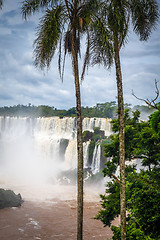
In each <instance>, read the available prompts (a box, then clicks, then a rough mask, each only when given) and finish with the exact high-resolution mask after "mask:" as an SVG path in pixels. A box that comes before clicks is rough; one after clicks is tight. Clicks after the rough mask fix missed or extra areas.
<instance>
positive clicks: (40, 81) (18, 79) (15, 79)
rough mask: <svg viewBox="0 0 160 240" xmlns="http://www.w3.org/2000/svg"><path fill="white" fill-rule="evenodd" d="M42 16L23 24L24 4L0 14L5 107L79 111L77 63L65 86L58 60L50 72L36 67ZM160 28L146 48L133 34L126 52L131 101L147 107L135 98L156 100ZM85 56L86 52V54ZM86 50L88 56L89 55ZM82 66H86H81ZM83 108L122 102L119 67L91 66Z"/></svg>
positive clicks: (10, 4)
mask: <svg viewBox="0 0 160 240" xmlns="http://www.w3.org/2000/svg"><path fill="white" fill-rule="evenodd" d="M40 15H41V14H40V13H39V14H38V15H36V16H33V17H30V19H29V20H28V21H24V20H22V16H21V13H20V4H18V1H16V0H14V1H9V0H6V1H5V3H4V8H3V10H2V11H1V12H0V89H1V95H0V106H4V105H14V104H28V103H31V104H33V105H40V104H46V105H51V106H55V107H57V108H70V107H72V106H75V87H74V79H73V75H72V73H73V72H72V64H71V60H70V59H69V57H67V59H66V60H67V61H66V68H65V74H64V82H63V83H62V82H61V80H60V77H59V73H58V69H57V55H55V57H54V59H53V61H52V64H51V67H50V69H49V71H48V72H42V71H40V70H38V69H35V67H34V66H33V41H34V39H35V28H36V26H37V24H38V19H39V17H40ZM159 39H160V25H158V26H157V30H156V31H155V32H153V34H152V36H151V38H150V40H148V41H147V42H145V43H143V42H140V41H139V40H138V37H136V36H135V34H133V33H131V34H130V36H129V38H128V44H126V46H125V48H124V49H123V50H122V51H121V63H122V72H123V86H124V98H125V102H128V103H131V104H141V103H140V102H139V101H138V100H136V99H135V98H134V97H133V96H132V89H133V90H134V92H135V93H136V95H137V96H140V97H143V98H153V97H154V95H155V92H154V79H155V78H156V79H157V80H159V76H160V67H159V66H160V41H159ZM83 51H84V49H83ZM83 51H82V53H83ZM81 65H82V62H81V61H80V66H81ZM81 92H82V104H83V105H85V106H86V105H87V106H93V105H95V104H96V103H98V102H106V101H113V100H116V96H117V88H116V77H115V69H114V66H113V67H112V69H111V70H110V71H107V70H106V69H104V68H103V67H98V66H95V67H90V68H89V70H88V74H86V76H85V79H84V81H83V82H82V84H81Z"/></svg>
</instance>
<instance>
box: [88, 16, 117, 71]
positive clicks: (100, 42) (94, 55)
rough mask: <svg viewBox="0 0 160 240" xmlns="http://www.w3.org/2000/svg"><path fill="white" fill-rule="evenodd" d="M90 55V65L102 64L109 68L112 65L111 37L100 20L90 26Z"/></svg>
mask: <svg viewBox="0 0 160 240" xmlns="http://www.w3.org/2000/svg"><path fill="white" fill-rule="evenodd" d="M90 55H91V60H92V61H91V63H92V65H95V64H103V65H104V66H107V67H108V68H110V67H111V65H112V63H113V39H112V35H111V32H110V31H109V30H108V29H107V27H106V24H105V22H103V21H102V20H101V19H100V18H97V20H96V21H95V22H94V24H93V25H92V32H91V37H90Z"/></svg>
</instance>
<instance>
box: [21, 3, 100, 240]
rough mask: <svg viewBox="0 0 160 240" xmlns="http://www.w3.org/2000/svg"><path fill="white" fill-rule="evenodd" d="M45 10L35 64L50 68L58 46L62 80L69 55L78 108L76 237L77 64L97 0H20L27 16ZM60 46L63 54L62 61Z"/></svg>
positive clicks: (79, 179)
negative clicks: (81, 44) (83, 37)
mask: <svg viewBox="0 0 160 240" xmlns="http://www.w3.org/2000/svg"><path fill="white" fill-rule="evenodd" d="M40 9H42V10H45V14H44V16H43V17H42V18H41V19H40V23H39V26H38V28H37V38H36V39H35V41H34V64H35V66H36V67H39V68H40V69H42V70H44V69H45V68H49V66H50V63H51V61H52V58H53V56H54V53H55V51H56V49H57V48H58V49H59V59H58V67H59V73H60V76H61V78H62V80H63V73H64V64H65V57H66V54H67V53H68V54H70V55H71V59H72V68H73V73H74V82H75V91H76V109H77V153H78V168H77V173H78V176H77V185H78V193H77V202H78V212H77V223H78V224H77V240H81V239H82V238H83V237H82V236H83V235H82V232H83V229H82V228H83V142H82V117H81V94H80V83H79V68H78V67H79V64H78V59H79V57H80V42H81V36H82V35H84V34H85V33H87V31H88V26H89V24H90V22H91V19H92V18H91V17H92V12H94V10H96V9H97V1H96V0H70V1H69V0H55V1H54V0H26V1H23V3H22V15H23V17H24V18H25V19H27V17H28V16H30V15H32V14H34V13H36V12H38V11H39V10H40ZM88 37H89V35H88V34H87V47H86V54H85V59H84V65H83V71H82V78H83V77H84V73H85V69H86V66H87V63H88V61H87V56H88V49H89V40H88ZM62 47H64V56H63V61H62Z"/></svg>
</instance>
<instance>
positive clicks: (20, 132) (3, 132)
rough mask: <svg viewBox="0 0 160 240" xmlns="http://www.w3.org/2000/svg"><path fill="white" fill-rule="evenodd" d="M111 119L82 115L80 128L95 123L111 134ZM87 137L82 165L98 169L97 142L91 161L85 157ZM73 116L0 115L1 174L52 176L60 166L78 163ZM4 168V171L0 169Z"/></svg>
mask: <svg viewBox="0 0 160 240" xmlns="http://www.w3.org/2000/svg"><path fill="white" fill-rule="evenodd" d="M110 122H111V119H104V118H84V119H83V131H85V130H88V131H91V132H93V131H94V128H95V127H99V128H100V130H103V131H104V132H105V136H109V135H110V134H111V123H110ZM89 144H90V141H88V142H85V143H83V153H84V167H85V168H88V167H90V166H91V169H92V171H93V173H96V172H98V171H99V169H100V154H101V148H100V145H96V146H95V149H94V154H93V160H92V164H89V163H88V161H89V159H88V151H89ZM76 159H77V144H76V119H75V118H71V117H65V118H62V119H60V118H59V117H50V118H45V117H41V118H27V117H24V118H22V117H0V177H1V178H3V174H5V173H6V171H5V169H7V173H6V176H7V177H11V176H12V175H13V177H15V178H17V176H21V177H24V178H25V180H26V181H32V180H33V179H37V181H39V179H40V180H43V179H48V178H52V180H53V181H54V180H55V179H54V177H56V175H57V174H58V173H59V172H60V171H63V170H69V169H75V168H76V167H77V160H76ZM2 170H4V171H2Z"/></svg>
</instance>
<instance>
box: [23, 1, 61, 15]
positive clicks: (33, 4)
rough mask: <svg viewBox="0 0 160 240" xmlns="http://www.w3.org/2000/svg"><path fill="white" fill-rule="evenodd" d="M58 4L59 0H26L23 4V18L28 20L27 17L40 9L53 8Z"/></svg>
mask: <svg viewBox="0 0 160 240" xmlns="http://www.w3.org/2000/svg"><path fill="white" fill-rule="evenodd" d="M57 2H58V0H25V1H23V2H22V8H21V11H22V17H23V18H24V19H27V16H31V15H32V14H34V13H35V12H38V11H39V10H40V9H43V8H49V7H53V6H55V5H56V3H57Z"/></svg>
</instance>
